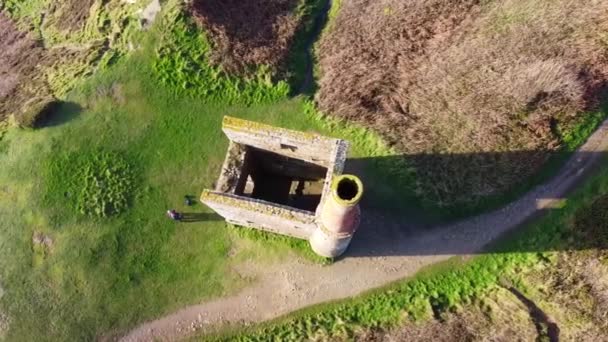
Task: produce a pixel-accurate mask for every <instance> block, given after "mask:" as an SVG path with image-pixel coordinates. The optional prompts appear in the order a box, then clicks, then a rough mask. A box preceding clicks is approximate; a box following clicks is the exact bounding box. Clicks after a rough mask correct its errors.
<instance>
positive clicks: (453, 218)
mask: <svg viewBox="0 0 608 342" xmlns="http://www.w3.org/2000/svg"><path fill="white" fill-rule="evenodd" d="M541 152H542V153H539V151H520V152H505V153H475V154H462V155H399V156H388V157H372V158H353V159H349V160H347V165H346V170H345V172H346V173H352V174H355V175H357V176H359V177H360V178H361V179H362V180H363V182H364V185H365V194H364V199H363V201H362V203H361V209H362V220H361V226H360V228H359V230H358V231H357V232H356V234H355V235H354V237H353V240H352V242H351V245H350V247H349V249H348V250H347V251H346V253H345V254H344V255H343V257H344V258H352V257H390V256H404V255H411V256H421V255H469V254H474V253H484V252H487V251H490V250H491V251H492V252H504V253H510V252H544V251H550V250H569V249H577V250H578V249H587V248H597V245H594V246H591V242H589V243H588V244H585V243H582V244H581V243H579V244H574V245H573V244H569V245H565V244H563V242H560V241H561V240H560V241H555V243H553V244H552V243H543V244H538V243H532V242H530V243H504V242H505V241H510V240H512V239H507V240H505V239H501V238H502V237H505V236H506V235H508V236H510V237H511V236H513V235H515V236H516V235H517V233H515V234H514V232H518V231H521V230H520V229H519V228H518V227H525V226H527V225H528V224H529V223H530V222H531V221H533V220H535V219H537V218H539V217H542V216H544V215H545V214H547V213H549V212H553V211H560V210H563V205H564V203H565V201H566V198H567V196H569V195H571V194H572V193H573V192H574V191H575V190H576V189H578V188H579V187H580V185H581V184H582V183H584V181H586V180H587V179H588V176H590V175H592V174H594V173H596V172H597V171H598V170H599V169H601V167H602V166H603V164H604V163H602V162H601V161H604V160H606V153H604V152H591V151H590V152H576V153H572V152H549V151H541ZM540 154H545V155H548V156H549V157H548V158H546V159H545V163H544V164H543V165H541V167H537V166H534V165H528V166H529V167H530V169H529V172H528V173H527V174H526V173H523V174H524V175H526V176H522V177H519V178H515V177H514V176H513V175H511V174H507V176H506V177H513V179H515V181H514V182H513V183H512V187H511V189H509V190H507V191H503V192H497V193H488V194H486V195H485V196H478V198H474V201H473V204H474V205H471V204H459V203H457V202H455V203H453V204H451V205H447V206H445V207H443V208H441V207H439V206H437V205H433V204H432V202H431V201H426V200H424V199H421V198H420V196H419V195H417V194H416V186H420V184H432V182H439V181H444V182H446V180H445V179H443V180H442V179H441V178H438V177H437V174H438V173H437V172H435V171H437V170H432V171H431V172H428V173H425V174H418V175H413V174H412V175H405V176H403V175H402V173H401V176H400V170H402V169H403V167H405V166H408V165H416V163H419V161H420V160H422V161H425V162H427V163H428V162H430V163H432V165H437V167H438V170H442V168H446V167H449V165H452V164H454V165H465V166H466V165H470V163H471V161H474V160H482V161H492V160H494V161H497V163H501V162H505V161H512V162H518V161H523V160H530V159H535V158H536V157H537V156H538V155H540ZM423 165H424V164H423ZM426 165H429V164H426ZM489 165H491V164H489ZM455 169H456V171H458V170H459V166H456V167H455ZM391 170H394V172H391ZM425 170H426V169H425ZM488 170H491V168H490V167H488V168H486V169H485V170H479V171H478V174H477V175H475V177H477V178H475V181H479V182H491V181H492V177H493V175H494V174H495V173H494V172H490V171H488ZM380 171H381V172H380ZM494 171H496V169H494ZM387 174H388V175H389V176H386V175H387ZM391 174H394V175H395V176H394V177H391V176H390V175H391ZM382 175H384V176H382ZM445 175H446V177H454V178H455V179H452V180H447V181H453V182H455V184H456V186H454V187H453V189H454V190H455V191H466V190H467V189H466V187H462V186H461V183H459V182H462V183H465V184H466V182H467V180H462V179H458V177H457V175H456V174H455V173H454V171H453V170H447V171H445ZM469 175H470V174H463V175H461V177H468V176H469ZM484 177H486V178H487V179H485V178H484ZM414 181H417V182H418V183H414ZM469 191H470V190H469ZM444 194H448V195H449V192H444ZM461 195H462V194H460V195H458V196H455V198H459V197H463V196H461ZM465 195H466V194H465ZM467 196H471V197H474V196H476V195H475V194H473V195H471V194H468V195H467ZM459 208H462V209H461V210H460V209H459ZM476 210H477V214H476V215H470V214H471V213H474V212H475V211H476ZM480 212H481V213H480ZM551 229H554V231H553V232H547V231H543V232H540V233H539V234H540V235H542V236H539V238H540V239H544V238H548V239H550V238H551V237H552V236H550V235H551V234H552V235H556V236H560V234H564V232H563V230H564V229H565V228H564V227H553V228H551ZM607 234H608V232H607ZM526 236H527V235H526ZM497 240H498V241H500V242H499V243H496V241H497ZM562 240H563V239H562ZM588 240H590V241H591V240H593V239H592V238H590V239H588ZM480 250H481V252H480Z"/></svg>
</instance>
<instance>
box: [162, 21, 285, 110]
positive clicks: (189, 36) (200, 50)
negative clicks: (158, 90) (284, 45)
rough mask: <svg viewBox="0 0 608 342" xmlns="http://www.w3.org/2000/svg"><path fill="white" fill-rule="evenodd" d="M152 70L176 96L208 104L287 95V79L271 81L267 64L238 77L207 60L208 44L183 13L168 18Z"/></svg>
mask: <svg viewBox="0 0 608 342" xmlns="http://www.w3.org/2000/svg"><path fill="white" fill-rule="evenodd" d="M168 21H169V22H170V23H167V26H168V27H171V30H170V31H169V32H165V33H164V36H163V38H162V41H161V44H160V48H159V49H158V50H157V56H156V59H155V61H154V64H153V69H154V72H155V74H156V76H157V77H158V79H159V81H160V82H161V83H162V84H164V85H166V86H168V87H169V88H170V89H171V90H172V91H173V92H174V93H175V94H176V95H187V96H191V97H196V98H201V99H203V100H205V101H207V102H209V103H222V104H246V105H251V104H260V103H272V102H274V101H276V100H279V99H282V98H285V97H287V96H288V94H289V91H290V89H289V85H288V84H287V83H286V82H283V81H281V82H278V83H276V84H275V83H273V81H272V73H271V71H270V69H269V68H268V67H264V66H260V67H259V68H258V69H257V71H256V72H255V73H254V74H253V76H250V77H248V78H247V79H240V78H237V77H234V76H230V75H228V74H227V73H225V72H224V71H223V70H222V69H221V67H216V66H212V65H210V63H209V54H210V53H211V47H210V43H209V41H208V39H207V37H206V35H205V34H204V33H203V32H201V31H200V30H198V29H197V27H196V25H194V24H193V23H192V21H191V20H189V19H187V18H186V17H184V16H183V15H179V16H177V17H176V18H173V19H168Z"/></svg>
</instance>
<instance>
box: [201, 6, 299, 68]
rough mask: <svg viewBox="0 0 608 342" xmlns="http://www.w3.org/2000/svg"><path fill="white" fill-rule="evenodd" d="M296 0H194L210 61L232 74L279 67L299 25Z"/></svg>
mask: <svg viewBox="0 0 608 342" xmlns="http://www.w3.org/2000/svg"><path fill="white" fill-rule="evenodd" d="M298 2H299V1H298V0H256V1H253V0H250V1H242V0H195V1H193V2H192V4H191V6H190V8H191V12H192V14H193V16H194V17H195V18H196V19H197V21H198V22H199V23H200V24H201V25H202V27H203V28H204V29H205V30H206V32H207V34H208V35H209V38H210V40H211V42H212V43H213V46H214V48H213V51H212V52H211V62H212V63H213V64H216V65H222V66H223V67H224V69H226V70H227V71H228V72H232V73H241V74H242V73H246V72H247V71H249V68H250V67H253V66H258V65H268V66H270V67H273V68H280V67H282V66H283V65H284V63H285V62H286V59H287V57H288V54H289V49H290V46H291V43H292V41H293V39H294V36H295V33H296V30H297V28H298V25H299V19H300V18H298V16H297V14H296V13H295V9H296V6H297V5H298Z"/></svg>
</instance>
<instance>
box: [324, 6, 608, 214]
mask: <svg viewBox="0 0 608 342" xmlns="http://www.w3.org/2000/svg"><path fill="white" fill-rule="evenodd" d="M607 25H608V2H606V1H596V0H587V1H579V0H554V1H548V0H541V1H537V0H504V1H490V2H482V1H478V0H458V1H453V0H412V1H399V0H382V1H372V0H355V1H348V2H344V3H343V5H342V9H341V12H340V14H339V15H338V17H337V19H336V21H335V23H334V24H333V27H332V30H331V31H330V32H329V33H328V34H326V35H325V37H324V38H323V39H322V42H321V44H320V49H319V51H320V52H319V62H320V66H321V79H320V81H319V85H320V90H319V92H318V94H317V97H316V100H317V102H318V103H319V105H320V107H321V109H322V110H324V111H326V112H328V113H331V114H334V115H337V116H340V117H343V118H347V119H349V120H354V121H357V122H359V123H363V124H364V125H367V126H368V127H371V128H374V129H376V130H378V131H379V132H381V133H382V134H383V135H384V136H385V137H386V139H387V141H388V142H390V143H391V144H392V145H394V146H395V147H396V148H397V149H398V150H399V151H401V152H403V153H404V154H406V155H409V157H408V158H411V161H412V163H413V164H414V166H415V167H416V168H417V169H418V171H419V172H418V173H419V177H418V178H419V179H420V183H419V184H418V187H419V191H420V192H422V193H424V194H426V196H427V197H429V198H432V199H433V200H434V201H435V202H438V203H439V204H440V205H441V204H443V205H453V204H455V203H466V202H471V201H478V200H480V199H482V198H484V197H486V196H491V195H496V194H500V193H503V192H505V191H507V190H509V189H510V188H512V187H513V186H514V185H516V184H518V183H520V182H522V181H523V180H525V179H526V178H528V177H530V176H531V175H532V174H534V173H536V172H537V171H538V170H539V168H540V167H541V166H542V165H543V164H544V162H545V161H546V160H547V157H548V155H549V154H550V152H551V151H555V150H556V149H558V148H559V146H560V142H561V141H560V136H559V134H558V132H557V130H556V127H560V128H562V129H564V128H565V129H568V128H569V127H571V126H572V125H573V124H574V122H575V121H576V119H577V118H580V116H581V115H582V113H583V112H584V111H585V110H587V109H591V108H594V106H596V105H597V104H598V97H599V95H598V93H599V92H600V91H602V90H603V89H604V87H605V82H606V80H607V79H608V78H607V77H608V60H607V54H606V51H607V49H606V46H607V39H606V34H605V32H606V29H607Z"/></svg>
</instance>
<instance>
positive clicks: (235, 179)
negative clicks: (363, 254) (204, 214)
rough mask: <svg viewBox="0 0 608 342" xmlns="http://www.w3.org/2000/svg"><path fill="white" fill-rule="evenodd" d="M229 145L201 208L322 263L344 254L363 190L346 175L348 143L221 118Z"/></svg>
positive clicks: (352, 177)
mask: <svg viewBox="0 0 608 342" xmlns="http://www.w3.org/2000/svg"><path fill="white" fill-rule="evenodd" d="M223 131H224V133H225V134H226V136H227V137H228V138H229V139H230V143H229V146H228V153H227V154H226V159H225V161H224V165H223V167H222V171H221V174H220V177H219V180H218V182H217V185H216V188H215V190H205V191H204V192H203V194H202V196H201V201H202V202H203V203H205V204H206V205H207V206H209V207H210V208H212V209H213V210H215V211H216V212H217V213H218V214H219V215H221V216H222V217H224V218H225V219H226V220H227V221H228V222H230V223H233V224H235V225H239V226H247V227H252V228H256V229H261V230H265V231H269V232H273V233H277V234H282V235H288V236H292V237H295V238H299V239H306V240H309V241H310V244H311V247H312V249H313V250H314V251H315V252H316V253H317V254H319V255H321V256H324V257H337V256H339V255H341V254H342V253H344V251H345V250H346V249H347V247H348V245H349V244H350V241H351V239H352V237H353V234H354V232H355V231H356V229H357V228H358V226H359V220H360V209H359V204H358V203H359V201H360V199H361V196H362V195H363V184H362V183H361V181H360V180H359V178H357V177H356V176H352V175H343V174H342V172H343V170H344V163H345V161H346V154H347V150H348V143H347V142H346V141H344V140H340V139H332V138H327V137H323V136H320V135H318V134H314V133H305V132H298V131H292V130H287V129H282V128H276V127H272V126H268V125H263V124H260V123H256V122H251V121H246V120H241V119H236V118H232V117H224V121H223Z"/></svg>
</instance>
